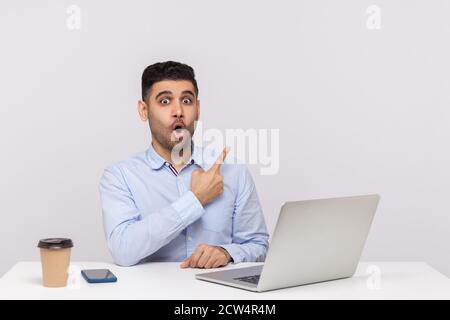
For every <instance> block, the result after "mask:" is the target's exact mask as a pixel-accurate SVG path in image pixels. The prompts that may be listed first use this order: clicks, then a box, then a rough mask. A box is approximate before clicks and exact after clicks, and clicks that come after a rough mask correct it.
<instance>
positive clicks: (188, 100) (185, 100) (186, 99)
mask: <svg viewBox="0 0 450 320" xmlns="http://www.w3.org/2000/svg"><path fill="white" fill-rule="evenodd" d="M191 102H192V100H191V99H189V98H184V99H183V103H185V104H190V103H191Z"/></svg>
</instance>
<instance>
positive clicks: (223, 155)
mask: <svg viewBox="0 0 450 320" xmlns="http://www.w3.org/2000/svg"><path fill="white" fill-rule="evenodd" d="M229 151H230V148H228V147H225V148H223V151H222V153H221V154H220V155H219V156H218V157H217V160H216V162H215V163H214V165H213V166H212V167H211V169H215V170H218V169H220V166H221V165H222V164H223V163H224V162H225V158H226V157H227V154H228V152H229Z"/></svg>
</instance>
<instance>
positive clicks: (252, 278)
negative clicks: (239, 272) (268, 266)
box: [234, 274, 260, 284]
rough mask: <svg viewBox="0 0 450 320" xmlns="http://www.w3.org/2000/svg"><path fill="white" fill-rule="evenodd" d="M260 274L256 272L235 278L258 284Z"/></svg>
mask: <svg viewBox="0 0 450 320" xmlns="http://www.w3.org/2000/svg"><path fill="white" fill-rule="evenodd" d="M259 276H260V275H259V274H256V275H254V276H247V277H241V278H234V280H238V281H244V282H248V283H253V284H258V281H259Z"/></svg>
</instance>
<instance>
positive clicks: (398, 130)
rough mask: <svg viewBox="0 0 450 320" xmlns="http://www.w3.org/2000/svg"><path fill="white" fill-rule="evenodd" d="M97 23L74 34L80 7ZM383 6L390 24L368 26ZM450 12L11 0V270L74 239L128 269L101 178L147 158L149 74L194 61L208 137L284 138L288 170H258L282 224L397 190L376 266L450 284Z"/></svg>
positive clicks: (7, 87)
mask: <svg viewBox="0 0 450 320" xmlns="http://www.w3.org/2000/svg"><path fill="white" fill-rule="evenodd" d="M72 4H73V5H77V6H79V8H80V9H81V29H79V30H69V28H68V27H67V24H66V22H67V21H66V20H67V18H68V16H69V15H68V14H67V13H66V9H67V8H68V7H69V5H72ZM369 5H377V6H379V8H380V9H381V29H379V30H371V29H368V28H367V26H366V22H367V19H368V17H369V15H368V14H367V13H366V9H367V8H368V7H369ZM449 9H450V3H449V2H448V1H445V0H441V1H438V0H433V1H425V0H422V1H406V0H402V1H400V0H395V1H361V0H352V1H331V0H330V1H261V0H258V1H256V0H253V1H237V0H226V1H225V0H223V1H206V0H203V1H167V0H165V1H139V2H137V1H136V2H133V4H131V3H130V2H119V1H118V2H115V3H112V2H111V1H87V0H85V1H77V0H73V1H56V0H54V1H39V2H36V1H11V0H10V1H6V0H5V1H2V2H1V3H0V41H1V50H0V52H1V56H0V57H1V59H0V87H1V88H0V134H1V135H0V146H1V157H0V159H1V160H0V163H1V166H0V177H1V179H0V199H1V201H0V218H1V232H0V274H3V273H4V272H6V271H7V270H8V269H9V268H10V267H11V266H12V265H13V264H14V263H15V262H17V261H20V260H37V259H39V256H38V250H37V248H36V245H37V241H38V240H39V239H40V238H42V237H49V236H67V237H71V238H72V239H73V240H74V242H75V248H74V250H73V259H74V260H99V261H111V258H110V256H109V253H108V251H107V248H106V245H105V240H104V236H103V228H102V221H101V210H100V203H99V195H98V190H97V186H98V180H99V178H100V176H101V174H102V170H103V168H104V167H105V166H106V165H107V164H110V163H112V162H114V161H117V160H120V159H123V158H126V157H127V156H129V155H131V154H132V153H135V152H139V151H141V150H144V149H146V148H147V146H148V144H149V141H150V140H149V129H148V127H147V124H145V123H142V122H140V120H139V119H138V116H137V112H136V101H137V99H139V96H140V76H141V73H142V70H143V69H144V67H145V66H147V65H149V64H151V63H154V62H157V61H164V60H169V59H171V60H179V61H182V62H185V63H188V64H191V65H192V66H193V67H194V68H195V70H196V72H197V77H198V82H199V86H200V99H201V101H202V120H203V123H204V126H205V128H219V129H221V130H224V129H227V128H243V129H248V128H262V129H264V128H268V129H270V128H275V129H276V128H278V129H280V171H279V173H278V174H277V175H273V176H262V175H260V174H259V167H258V166H251V170H252V172H253V173H254V180H255V182H256V185H257V189H258V193H259V196H260V199H261V202H262V205H263V208H264V212H265V216H266V219H267V224H268V226H269V229H270V231H272V230H273V228H274V224H275V221H276V218H277V214H278V208H279V205H280V204H281V203H282V202H283V201H285V200H294V199H308V198H320V197H330V196H344V195H353V194H365V193H374V192H377V193H380V194H381V196H382V199H381V203H380V206H379V210H378V212H377V215H376V219H375V221H374V224H373V227H372V230H371V233H370V236H369V239H368V242H367V244H366V248H365V251H364V254H363V257H362V258H363V259H364V260H372V261H376V260H423V261H426V262H428V263H429V264H431V265H432V266H434V267H435V268H437V269H438V270H440V271H441V272H443V273H445V274H447V275H450V257H449V243H450V232H449V231H450V230H449V229H450V228H449V226H450V215H449V213H450V202H449V200H448V199H449V190H450V170H449V165H450V152H449V138H450V125H449V121H450V108H449V102H450V94H449V92H450V90H449V89H450V88H449V87H450V82H449V75H450V64H449V60H448V57H449V56H450V45H449V42H448V39H449V38H450V22H449V21H450V20H449V12H450V10H449Z"/></svg>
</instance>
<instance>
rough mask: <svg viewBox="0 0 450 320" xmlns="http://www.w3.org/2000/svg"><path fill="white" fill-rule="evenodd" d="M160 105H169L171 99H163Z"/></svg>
mask: <svg viewBox="0 0 450 320" xmlns="http://www.w3.org/2000/svg"><path fill="white" fill-rule="evenodd" d="M160 103H161V104H169V103H170V100H169V99H167V98H166V99H162V100H161V101H160Z"/></svg>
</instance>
